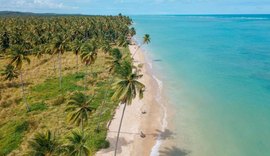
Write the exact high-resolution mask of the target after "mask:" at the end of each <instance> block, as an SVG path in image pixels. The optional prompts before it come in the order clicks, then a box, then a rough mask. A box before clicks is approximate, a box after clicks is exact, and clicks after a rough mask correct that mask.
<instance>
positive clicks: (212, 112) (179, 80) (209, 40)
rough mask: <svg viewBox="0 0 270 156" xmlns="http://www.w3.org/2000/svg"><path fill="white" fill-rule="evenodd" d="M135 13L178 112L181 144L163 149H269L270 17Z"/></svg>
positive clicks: (226, 154) (198, 153)
mask: <svg viewBox="0 0 270 156" xmlns="http://www.w3.org/2000/svg"><path fill="white" fill-rule="evenodd" d="M132 18H133V20H134V22H135V27H136V29H137V33H138V34H137V36H136V38H137V39H139V38H141V37H142V35H143V34H145V33H149V34H150V35H151V38H152V41H151V44H150V45H148V46H146V47H144V48H146V49H147V51H148V52H147V55H148V56H149V57H150V59H152V60H153V62H152V63H153V67H154V70H155V72H156V74H157V76H158V78H159V79H160V80H162V81H163V84H164V87H165V91H166V95H167V97H168V99H169V104H170V105H171V106H172V107H173V108H174V111H175V114H174V116H173V121H171V122H172V124H174V126H175V127H176V128H175V130H174V131H173V132H174V133H175V135H173V137H174V142H176V144H177V146H176V147H174V148H170V149H168V150H167V151H162V152H166V153H165V154H166V155H179V156H185V155H190V156H269V155H270V16H268V15H256V16H255V15H237V16H236V15H235V16H232V15H230V16H173V15H170V16H169V15H168V16H133V17H132ZM156 59H160V60H159V61H154V60H156Z"/></svg>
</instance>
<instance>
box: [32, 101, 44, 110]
mask: <svg viewBox="0 0 270 156" xmlns="http://www.w3.org/2000/svg"><path fill="white" fill-rule="evenodd" d="M30 108H31V109H30V110H31V111H43V110H46V109H47V108H48V107H47V105H46V103H45V102H38V103H35V104H33V105H31V106H30Z"/></svg>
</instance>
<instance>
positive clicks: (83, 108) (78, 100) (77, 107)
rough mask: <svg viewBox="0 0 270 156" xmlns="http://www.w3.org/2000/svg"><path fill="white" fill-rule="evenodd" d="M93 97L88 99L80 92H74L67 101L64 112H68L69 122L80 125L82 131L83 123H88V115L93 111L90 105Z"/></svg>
mask: <svg viewBox="0 0 270 156" xmlns="http://www.w3.org/2000/svg"><path fill="white" fill-rule="evenodd" d="M93 99H94V97H88V96H86V95H85V94H83V93H81V92H75V93H74V94H73V95H72V96H71V98H70V100H69V101H68V107H67V109H66V111H69V121H70V122H71V123H76V125H81V130H82V131H83V129H84V123H85V122H86V123H87V121H88V118H89V114H90V113H91V112H92V111H93V110H94V108H93V107H91V103H92V101H93Z"/></svg>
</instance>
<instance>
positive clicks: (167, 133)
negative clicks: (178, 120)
mask: <svg viewBox="0 0 270 156" xmlns="http://www.w3.org/2000/svg"><path fill="white" fill-rule="evenodd" d="M153 136H154V137H155V139H160V140H167V139H173V138H174V136H175V133H174V132H172V131H171V130H169V129H165V130H164V131H161V130H158V129H156V133H154V134H153Z"/></svg>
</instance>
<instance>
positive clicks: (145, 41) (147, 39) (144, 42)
mask: <svg viewBox="0 0 270 156" xmlns="http://www.w3.org/2000/svg"><path fill="white" fill-rule="evenodd" d="M150 42H151V38H150V35H149V34H145V35H144V37H143V44H142V45H139V46H138V47H137V49H136V51H135V52H134V54H133V55H132V58H134V56H135V55H136V53H137V51H138V50H139V49H140V48H141V47H142V46H143V45H144V44H149V43H150Z"/></svg>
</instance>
